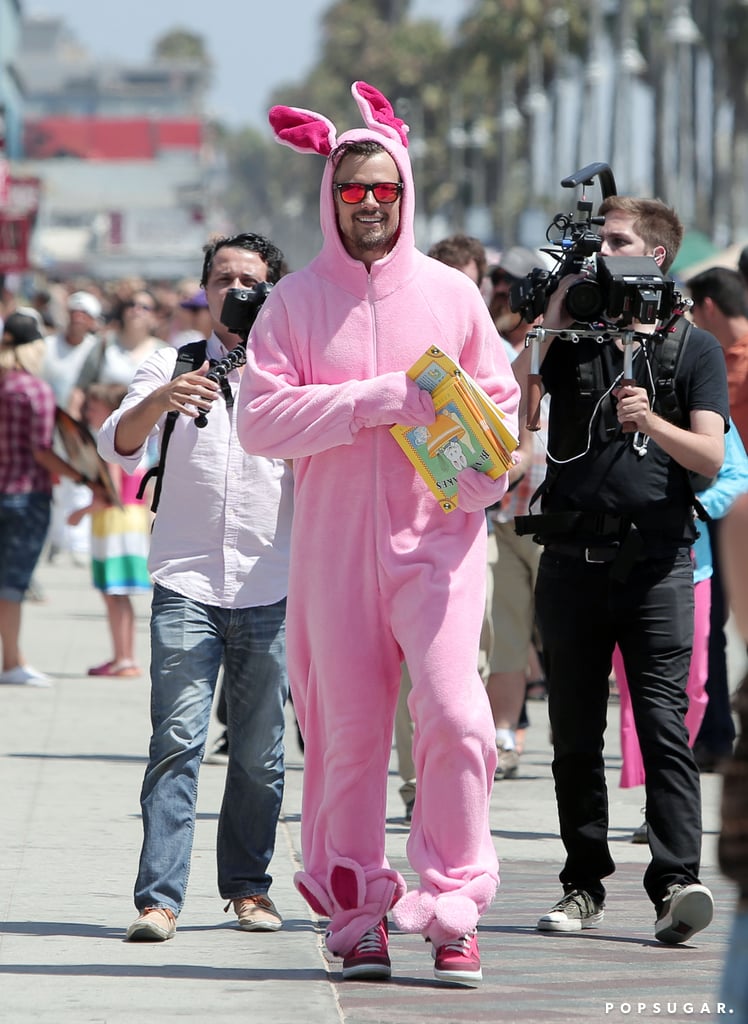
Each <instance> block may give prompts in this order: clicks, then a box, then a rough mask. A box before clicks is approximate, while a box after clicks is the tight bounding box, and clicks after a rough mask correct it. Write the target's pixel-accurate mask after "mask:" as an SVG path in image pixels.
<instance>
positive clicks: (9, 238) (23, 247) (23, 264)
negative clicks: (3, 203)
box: [0, 213, 31, 274]
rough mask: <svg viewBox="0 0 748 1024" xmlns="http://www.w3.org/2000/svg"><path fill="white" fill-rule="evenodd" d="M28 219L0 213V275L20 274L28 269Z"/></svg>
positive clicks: (24, 216) (29, 232)
mask: <svg viewBox="0 0 748 1024" xmlns="http://www.w3.org/2000/svg"><path fill="white" fill-rule="evenodd" d="M30 227H31V225H30V222H29V218H28V216H26V215H22V216H13V215H12V214H7V213H0V274H12V273H20V272H21V271H24V270H29V269H30V264H29V236H30V234H31V231H30Z"/></svg>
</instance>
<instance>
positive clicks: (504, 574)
mask: <svg viewBox="0 0 748 1024" xmlns="http://www.w3.org/2000/svg"><path fill="white" fill-rule="evenodd" d="M493 530H494V538H495V540H496V545H497V548H498V558H497V559H495V560H492V559H489V567H490V568H491V569H492V570H493V581H492V587H491V605H490V617H491V631H492V634H493V637H492V641H493V642H492V643H491V647H490V656H489V665H490V668H491V672H521V671H522V670H523V669H524V668H526V666H527V655H528V651H529V649H530V643H531V642H532V637H533V632H534V628H535V580H536V578H537V575H538V563H539V561H540V553H541V551H542V548H541V546H540V545H539V544H536V543H535V541H534V540H533V539H532V537H530V536H525V537H518V536H517V534H516V533H515V532H514V523H513V522H512V523H494V524H493Z"/></svg>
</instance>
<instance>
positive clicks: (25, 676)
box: [0, 665, 52, 686]
mask: <svg viewBox="0 0 748 1024" xmlns="http://www.w3.org/2000/svg"><path fill="white" fill-rule="evenodd" d="M3 683H5V684H6V685H8V686H51V685H52V680H51V679H50V678H49V676H45V675H44V673H43V672H40V671H39V670H38V669H35V668H32V667H31V665H16V667H15V668H9V669H8V671H7V672H0V685H2V684H3Z"/></svg>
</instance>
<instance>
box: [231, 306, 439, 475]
mask: <svg viewBox="0 0 748 1024" xmlns="http://www.w3.org/2000/svg"><path fill="white" fill-rule="evenodd" d="M275 310H276V313H277V314H279V315H281V316H283V315H284V311H283V309H282V308H280V309H279V307H278V304H276V307H275ZM272 327H273V318H272V317H270V316H264V317H262V319H261V320H258V322H257V325H256V326H255V328H254V329H253V331H252V337H251V341H250V344H249V345H248V347H247V365H246V366H245V368H244V372H243V374H242V380H241V385H240V387H239V409H238V412H237V434H238V436H239V441H240V443H241V445H242V447H243V448H244V449H245V451H247V452H249V453H250V454H252V455H265V456H267V457H272V458H281V459H299V458H303V457H305V456H308V455H317V454H318V453H319V452H323V451H327V450H328V449H329V448H335V447H337V446H338V445H347V444H351V443H352V442H353V440H354V438H355V437H356V434H357V433H358V432H359V430H361V429H362V428H367V427H378V426H388V425H392V424H394V423H401V422H404V423H410V424H413V425H414V426H418V425H420V424H424V425H428V424H430V423H433V421H434V416H435V413H434V404H433V402H432V401H431V396H430V395H429V394H427V393H426V392H423V391H421V390H420V389H419V387H418V385H417V384H416V383H415V382H414V381H412V380H411V379H410V378H409V377H408V376H407V374H406V373H405V371H404V370H403V371H400V372H392V373H384V374H381V375H379V376H377V377H373V378H371V379H369V380H347V381H343V382H342V383H339V384H303V383H302V382H301V381H300V378H299V373H298V370H297V369H296V366H295V364H294V362H293V361H292V359H291V358H290V357H289V355H288V354H287V352H286V351H284V347H283V345H282V344H281V343H280V341H279V340H278V339H277V338H276V336H275V334H274V332H273V329H272Z"/></svg>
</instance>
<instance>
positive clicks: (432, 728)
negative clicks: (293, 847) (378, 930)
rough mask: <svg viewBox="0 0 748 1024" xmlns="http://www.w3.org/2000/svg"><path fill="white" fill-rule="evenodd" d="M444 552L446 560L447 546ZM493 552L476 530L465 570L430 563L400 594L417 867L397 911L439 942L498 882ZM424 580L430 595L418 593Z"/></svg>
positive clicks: (411, 855)
mask: <svg viewBox="0 0 748 1024" xmlns="http://www.w3.org/2000/svg"><path fill="white" fill-rule="evenodd" d="M442 556H443V558H444V560H445V561H446V564H447V565H448V564H449V557H448V552H447V551H443V552H442ZM485 558H486V554H485V540H484V538H482V537H477V538H476V543H475V545H474V546H473V547H472V548H471V550H470V551H469V553H468V555H467V556H466V558H465V561H464V564H463V565H462V567H461V568H462V571H461V572H460V573H459V574H451V575H450V574H449V573H444V574H442V573H439V572H438V571H436V570H435V568H434V567H433V566H424V572H423V575H422V576H421V577H413V578H410V579H408V580H407V581H406V582H405V583H404V584H403V585H402V586H401V587H400V588H399V590H398V592H397V594H396V597H395V601H394V603H393V623H394V628H395V629H396V632H397V635H398V636H399V637H401V638H402V639H401V645H402V647H403V651H404V654H405V657H406V661H407V663H408V667H409V669H410V674H411V679H412V684H413V686H412V691H411V695H410V698H409V702H408V704H409V707H410V711H411V714H412V717H413V723H414V736H413V759H414V763H415V767H416V778H417V785H418V789H417V796H416V803H415V807H414V810H413V820H412V823H411V829H410V837H409V840H408V847H407V849H408V860H409V861H410V863H411V865H412V867H413V869H414V870H415V871H416V872H417V874H418V876H419V886H418V888H417V889H414V890H412V891H411V892H410V893H408V895H407V896H405V897H404V899H402V900H401V901H400V902H399V903H397V904H396V906H395V908H394V911H393V916H394V919H395V921H396V923H397V925H398V927H399V928H401V929H402V930H403V931H408V932H420V933H422V934H423V935H424V936H425V937H426V938H429V939H431V941H432V942H433V943H434V944H435V945H441V944H442V943H443V942H444V941H446V940H448V939H453V938H456V937H457V936H460V935H463V934H465V933H466V932H468V931H470V930H472V929H473V928H474V927H475V926H476V924H477V922H478V919H479V917H480V916H481V914H483V913H484V911H485V910H486V908H487V907H488V905H489V904H490V902H491V900H492V899H493V897H494V894H495V892H496V887H497V884H498V861H497V857H496V851H495V848H494V845H493V840H492V837H491V832H490V826H489V819H488V812H489V802H490V796H491V789H492V786H493V773H494V770H495V767H496V739H495V730H494V726H493V718H492V715H491V709H490V706H489V703H488V697H487V695H486V691H485V687H484V686H483V683H482V680H481V678H480V675H479V674H478V669H477V659H478V644H479V638H480V631H481V626H482V620H483V612H484V602H485V594H484V588H483V586H482V585H481V583H480V581H483V580H484V579H485ZM476 584H477V585H476ZM425 588H428V593H429V601H428V602H427V603H426V602H424V601H423V600H422V599H420V598H419V595H422V594H423V593H424V592H426V590H425ZM447 595H448V600H447Z"/></svg>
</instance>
